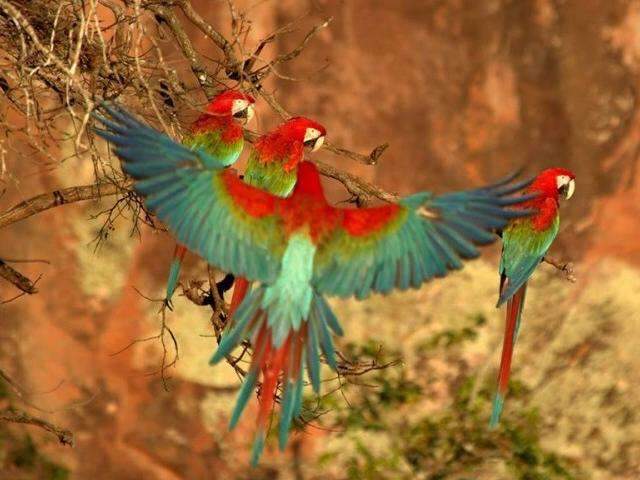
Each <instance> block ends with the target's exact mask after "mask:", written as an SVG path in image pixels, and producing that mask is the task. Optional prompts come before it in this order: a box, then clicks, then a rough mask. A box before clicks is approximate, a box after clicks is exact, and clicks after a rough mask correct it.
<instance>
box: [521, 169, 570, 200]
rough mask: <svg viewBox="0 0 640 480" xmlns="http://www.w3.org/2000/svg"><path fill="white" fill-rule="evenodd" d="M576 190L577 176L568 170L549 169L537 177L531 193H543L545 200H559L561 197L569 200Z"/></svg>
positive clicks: (530, 188)
mask: <svg viewBox="0 0 640 480" xmlns="http://www.w3.org/2000/svg"><path fill="white" fill-rule="evenodd" d="M575 190H576V176H575V174H574V173H573V172H572V171H571V170H567V169H566V168H559V167H555V168H547V169H546V170H543V171H542V172H540V175H538V176H537V177H536V179H535V180H534V181H533V183H532V184H531V186H529V191H531V192H534V191H535V192H541V193H542V197H543V198H554V199H556V200H558V198H560V197H561V196H562V197H563V198H564V199H566V200H569V199H570V198H571V197H572V196H573V192H575Z"/></svg>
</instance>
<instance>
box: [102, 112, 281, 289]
mask: <svg viewBox="0 0 640 480" xmlns="http://www.w3.org/2000/svg"><path fill="white" fill-rule="evenodd" d="M103 108H104V109H105V111H106V112H107V113H108V115H109V118H105V117H100V116H98V119H99V120H100V121H101V122H102V124H103V125H104V126H105V127H106V130H96V131H97V133H98V134H99V135H100V136H102V137H103V138H105V139H106V140H108V141H110V142H111V143H112V144H113V145H114V146H115V153H116V154H117V155H118V156H119V157H120V158H121V159H122V161H123V170H124V171H125V172H126V173H128V174H130V175H131V176H132V177H134V178H135V179H136V184H135V190H136V191H137V192H138V193H140V194H141V195H143V196H144V197H146V205H147V206H148V207H149V209H151V210H152V211H154V212H155V213H156V214H157V216H158V218H160V219H161V220H162V221H163V222H165V223H166V224H167V225H168V226H169V227H170V229H171V230H172V232H173V233H174V235H175V236H176V238H177V239H178V240H179V242H180V243H181V244H183V245H185V246H186V247H188V248H189V249H190V250H192V251H195V252H197V253H199V254H200V255H202V256H203V257H204V258H205V259H206V260H207V261H208V262H209V263H211V264H213V265H216V266H218V267H220V268H221V269H222V270H225V271H231V272H234V273H236V274H238V275H242V276H244V277H247V278H249V279H251V280H256V281H261V282H272V281H274V280H275V278H276V275H277V273H278V271H279V269H280V261H281V257H282V253H283V247H284V245H285V244H286V242H285V239H284V237H283V235H284V234H283V229H282V228H281V219H280V218H279V217H278V216H277V215H276V214H275V210H274V209H275V204H274V202H275V200H274V198H273V197H271V196H270V195H269V194H267V193H266V192H262V191H261V190H258V189H255V188H252V187H250V186H248V185H245V184H244V183H242V181H241V180H240V179H239V178H238V177H237V176H236V175H235V173H233V172H232V171H230V170H222V167H221V166H219V163H218V162H215V161H214V160H213V159H212V157H211V156H210V155H208V154H207V153H206V152H205V151H204V150H202V149H195V150H190V149H188V148H186V147H184V146H183V145H181V144H179V143H177V142H174V141H173V140H171V139H170V138H169V137H168V136H166V135H164V134H163V133H160V132H158V131H157V130H154V129H152V128H150V127H148V126H147V125H145V124H143V123H141V122H139V121H138V120H136V119H135V118H134V117H132V116H131V115H129V114H128V113H127V112H125V111H123V110H121V109H119V108H116V107H113V106H109V105H105V106H104V107H103ZM243 194H244V196H243ZM239 196H240V197H242V198H239Z"/></svg>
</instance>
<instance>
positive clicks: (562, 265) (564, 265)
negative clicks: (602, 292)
mask: <svg viewBox="0 0 640 480" xmlns="http://www.w3.org/2000/svg"><path fill="white" fill-rule="evenodd" d="M542 261H543V262H545V263H548V264H549V265H551V266H553V267H554V268H556V269H557V270H558V271H560V272H561V273H562V274H563V275H564V277H565V278H566V279H567V280H568V281H569V282H571V283H576V281H577V278H576V276H575V272H574V269H573V263H572V262H563V261H560V260H558V259H556V258H554V257H550V256H549V255H546V256H545V257H544V258H543V259H542Z"/></svg>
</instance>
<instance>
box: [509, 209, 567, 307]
mask: <svg viewBox="0 0 640 480" xmlns="http://www.w3.org/2000/svg"><path fill="white" fill-rule="evenodd" d="M559 229H560V215H556V216H555V218H554V219H553V222H552V223H551V225H550V227H549V228H547V229H545V230H536V229H535V228H534V227H533V225H532V223H531V221H530V220H529V219H523V220H519V221H515V222H513V223H512V224H511V225H509V227H507V228H505V229H504V231H503V233H502V258H501V260H500V274H501V275H503V276H504V277H506V282H505V283H504V285H503V288H502V291H501V292H500V298H499V299H498V306H500V305H502V304H503V303H504V302H506V301H507V300H508V299H509V298H511V297H512V296H513V294H514V293H515V292H516V291H517V290H518V289H519V288H520V287H521V286H522V285H524V284H525V282H526V281H527V280H528V279H529V277H530V276H531V275H532V274H533V272H534V270H535V269H536V267H537V266H538V265H539V264H540V262H541V261H542V259H543V258H544V256H545V255H546V253H547V251H548V250H549V248H550V247H551V244H552V243H553V240H554V239H555V238H556V235H558V230H559Z"/></svg>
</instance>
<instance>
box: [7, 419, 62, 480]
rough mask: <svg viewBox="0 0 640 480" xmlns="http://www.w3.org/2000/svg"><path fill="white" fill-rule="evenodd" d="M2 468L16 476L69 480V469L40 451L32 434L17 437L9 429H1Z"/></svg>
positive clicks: (44, 479) (21, 477)
mask: <svg viewBox="0 0 640 480" xmlns="http://www.w3.org/2000/svg"><path fill="white" fill-rule="evenodd" d="M0 439H1V441H0V458H1V460H2V463H1V465H0V466H1V468H0V470H2V471H6V472H10V473H11V474H12V475H15V477H14V478H20V479H27V478H28V479H31V478H33V479H38V480H67V479H68V478H69V475H70V472H69V470H68V469H67V468H66V467H64V466H62V465H59V464H57V463H55V462H53V461H51V460H50V459H49V458H47V457H46V456H44V455H43V454H42V453H40V452H39V451H38V447H37V445H36V444H35V443H34V441H33V439H32V438H31V436H30V435H25V436H23V437H17V436H14V435H13V434H11V433H10V432H9V431H8V430H4V429H2V430H0Z"/></svg>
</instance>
